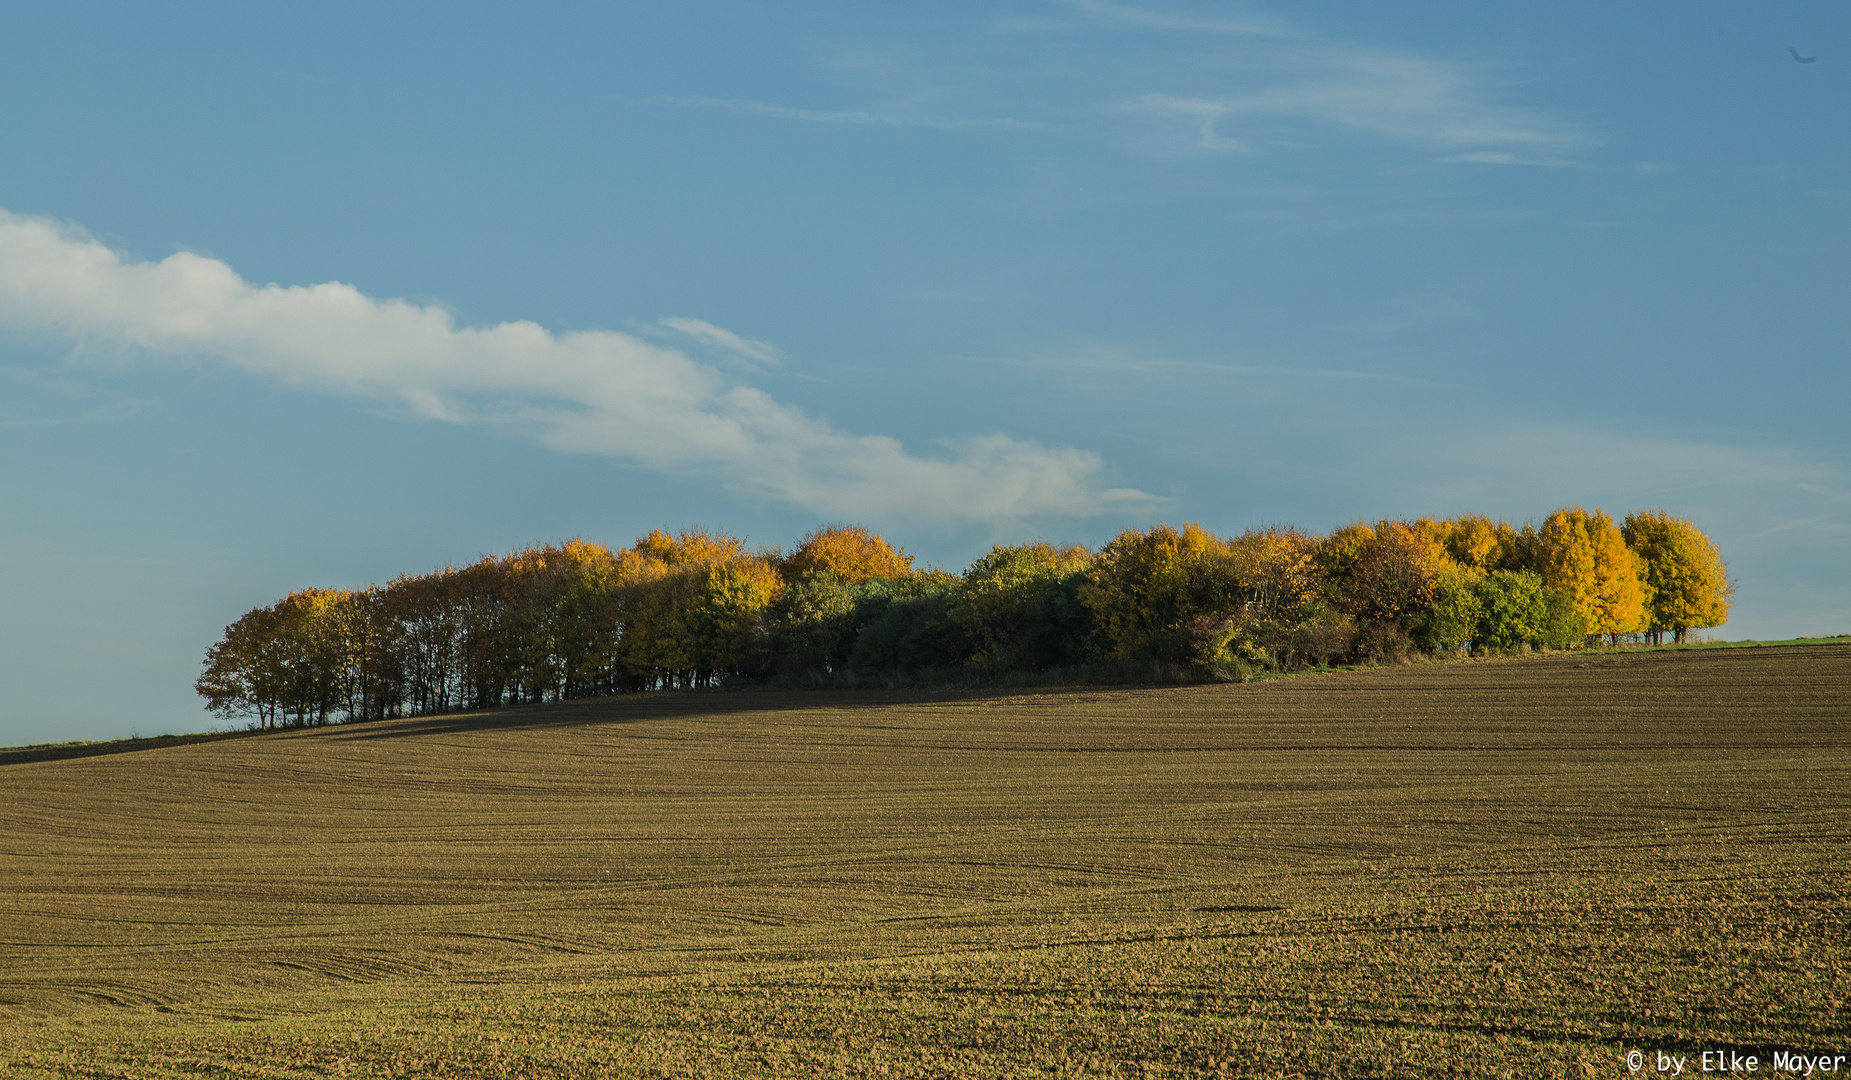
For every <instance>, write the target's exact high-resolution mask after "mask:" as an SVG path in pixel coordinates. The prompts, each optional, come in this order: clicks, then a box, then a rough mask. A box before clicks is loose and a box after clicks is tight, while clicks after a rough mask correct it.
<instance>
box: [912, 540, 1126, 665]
mask: <svg viewBox="0 0 1851 1080" xmlns="http://www.w3.org/2000/svg"><path fill="white" fill-rule="evenodd" d="M1092 558H1093V557H1092V553H1091V552H1089V551H1087V550H1086V549H1085V548H1083V547H1080V546H1079V545H1077V544H1076V545H1071V546H1068V547H1063V548H1057V547H1055V546H1054V545H1053V544H1050V543H1048V542H1046V541H1037V542H1035V543H1033V544H1008V545H1005V544H998V545H997V546H995V547H993V548H991V549H990V551H989V553H988V554H986V555H984V556H983V557H982V558H980V559H978V560H977V561H976V562H974V563H972V564H971V565H970V568H969V569H967V570H966V571H964V579H963V581H962V582H961V587H960V588H959V589H958V590H957V592H956V593H955V595H954V598H953V599H952V601H951V609H950V611H949V613H948V616H949V617H950V618H951V619H952V620H953V621H955V622H956V623H957V624H958V626H959V628H960V629H961V630H962V631H963V633H964V635H965V636H966V637H967V638H968V639H969V641H970V643H971V651H972V655H971V658H970V661H969V662H970V663H972V664H973V665H975V666H977V667H981V668H985V669H988V670H992V671H1006V670H1012V669H1018V668H1027V667H1037V666H1041V664H1043V663H1045V662H1046V660H1047V659H1048V658H1047V657H1046V656H1044V655H1043V656H1038V655H1035V653H1037V652H1045V651H1047V650H1045V645H1044V643H1043V642H1041V641H1039V640H1038V636H1037V634H1036V633H1035V631H1036V629H1037V627H1036V621H1037V616H1038V615H1044V614H1046V613H1047V612H1048V611H1049V610H1050V608H1051V604H1050V602H1049V598H1050V597H1051V595H1052V594H1053V593H1054V592H1056V591H1057V590H1059V589H1060V587H1061V583H1062V582H1064V581H1066V580H1069V579H1071V578H1073V577H1075V576H1076V575H1078V574H1080V573H1082V572H1083V571H1085V569H1086V567H1087V566H1088V565H1089V564H1091V562H1092Z"/></svg>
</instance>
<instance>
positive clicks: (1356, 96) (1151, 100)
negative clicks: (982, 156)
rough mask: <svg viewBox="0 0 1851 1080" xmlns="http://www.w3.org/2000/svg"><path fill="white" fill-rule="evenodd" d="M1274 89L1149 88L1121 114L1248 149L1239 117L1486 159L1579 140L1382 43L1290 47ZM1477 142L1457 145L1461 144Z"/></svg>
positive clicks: (1540, 159)
mask: <svg viewBox="0 0 1851 1080" xmlns="http://www.w3.org/2000/svg"><path fill="white" fill-rule="evenodd" d="M1281 60H1282V62H1283V67H1285V68H1286V69H1288V70H1289V71H1290V74H1289V75H1288V76H1287V81H1285V82H1282V83H1281V84H1279V85H1276V86H1270V87H1265V88H1261V89H1256V90H1245V91H1241V92H1238V93H1232V94H1201V95H1177V94H1169V93H1151V94H1144V95H1141V96H1138V97H1133V98H1130V99H1127V100H1126V101H1125V102H1124V104H1123V108H1124V109H1125V110H1126V111H1129V112H1133V113H1137V112H1142V113H1148V114H1152V115H1158V116H1175V117H1181V118H1186V119H1188V120H1189V121H1190V122H1191V123H1192V125H1193V128H1194V130H1195V132H1196V144H1197V146H1198V148H1200V149H1203V150H1212V151H1242V150H1246V149H1249V147H1250V144H1251V141H1252V140H1251V139H1249V138H1243V137H1242V136H1241V135H1239V134H1236V132H1235V131H1234V130H1230V129H1235V128H1238V126H1239V125H1240V124H1241V123H1243V122H1245V123H1248V124H1253V123H1257V122H1264V121H1297V122H1306V121H1309V122H1312V123H1316V124H1323V125H1330V126H1335V127H1338V128H1347V129H1350V130H1353V131H1360V132H1364V133H1367V134H1369V135H1373V136H1376V137H1378V138H1382V139H1387V140H1391V141H1394V142H1400V143H1408V144H1413V145H1419V146H1427V147H1434V148H1438V149H1455V148H1457V149H1462V150H1464V152H1463V153H1460V154H1457V155H1454V156H1452V157H1449V158H1447V159H1445V160H1448V161H1459V162H1476V163H1483V164H1506V165H1516V164H1548V165H1554V164H1565V163H1566V161H1565V160H1564V159H1563V158H1562V157H1561V155H1562V154H1563V153H1564V152H1566V151H1568V150H1569V149H1571V148H1573V147H1575V146H1578V145H1583V144H1584V143H1585V141H1586V140H1585V139H1584V138H1582V137H1581V136H1580V135H1578V134H1577V133H1575V132H1572V131H1570V130H1568V129H1567V128H1565V127H1563V126H1562V125H1560V124H1558V123H1555V122H1553V121H1551V120H1549V119H1548V118H1546V117H1543V116H1541V115H1539V114H1536V113H1532V112H1529V111H1526V110H1522V109H1516V108H1512V107H1509V106H1503V105H1498V104H1495V103H1493V102H1491V101H1490V100H1488V95H1487V94H1486V93H1485V91H1484V90H1483V88H1481V87H1480V86H1479V85H1478V84H1477V83H1476V82H1475V81H1474V80H1472V79H1471V78H1469V77H1468V76H1467V75H1466V74H1465V73H1464V72H1462V71H1460V70H1458V69H1456V68H1454V67H1451V66H1449V65H1446V64H1443V63H1440V62H1438V61H1434V60H1428V59H1425V58H1422V57H1418V56H1414V55H1411V54H1407V53H1402V52H1395V51H1390V50H1385V49H1356V48H1351V49H1294V50H1293V51H1292V53H1291V54H1290V55H1288V56H1285V57H1283V58H1281ZM1468 147H1470V148H1474V149H1464V148H1468Z"/></svg>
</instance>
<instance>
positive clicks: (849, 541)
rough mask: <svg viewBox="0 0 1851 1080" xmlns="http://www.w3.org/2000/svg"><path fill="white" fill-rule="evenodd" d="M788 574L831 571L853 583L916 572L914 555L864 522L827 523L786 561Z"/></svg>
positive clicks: (799, 574) (793, 575) (784, 569)
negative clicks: (853, 523)
mask: <svg viewBox="0 0 1851 1080" xmlns="http://www.w3.org/2000/svg"><path fill="white" fill-rule="evenodd" d="M783 571H784V575H785V577H786V578H787V579H790V580H792V581H795V580H796V579H798V578H801V577H803V576H804V575H805V574H815V573H828V574H834V575H835V576H836V577H837V578H840V579H841V580H842V581H845V582H847V583H848V584H850V585H859V584H861V583H862V582H864V581H869V580H872V579H874V578H903V577H905V576H906V575H908V574H910V573H912V572H913V557H912V556H911V555H908V554H907V553H906V549H905V548H897V549H896V548H895V547H893V546H892V545H891V544H889V543H887V541H885V540H883V539H881V538H880V537H878V536H876V535H874V534H873V533H871V532H869V531H868V530H867V529H866V528H864V527H862V526H860V525H826V526H824V527H822V528H820V529H817V530H816V531H815V532H813V533H811V534H809V535H808V536H806V537H804V538H803V539H802V540H801V541H799V542H798V544H797V550H796V551H793V552H791V554H790V555H789V557H787V558H786V559H785V560H784V564H783Z"/></svg>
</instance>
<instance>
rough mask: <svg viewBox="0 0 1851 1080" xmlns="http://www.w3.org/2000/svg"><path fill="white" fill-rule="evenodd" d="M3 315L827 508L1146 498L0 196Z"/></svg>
mask: <svg viewBox="0 0 1851 1080" xmlns="http://www.w3.org/2000/svg"><path fill="white" fill-rule="evenodd" d="M664 324H665V325H667V326H670V327H672V328H674V329H676V330H678V331H680V332H682V333H684V334H688V335H689V336H691V337H694V338H696V339H698V340H701V341H703V342H705V343H707V344H710V345H717V346H720V347H723V348H728V349H731V350H735V351H738V352H741V353H743V354H744V355H747V356H754V357H756V358H758V359H760V360H761V361H763V360H766V359H768V358H772V359H774V358H775V357H776V353H775V351H774V350H772V349H771V348H770V347H769V346H767V345H766V344H765V343H763V342H755V341H751V340H750V339H746V338H741V337H738V336H737V335H734V334H731V333H730V332H728V331H725V330H722V329H720V328H719V327H716V326H712V325H711V324H709V323H704V322H701V321H699V320H695V319H670V320H664ZM0 325H6V326H10V327H12V328H15V329H20V330H36V331H40V332H45V331H50V332H54V333H61V334H65V335H70V336H73V337H77V338H80V339H84V340H87V341H92V342H112V343H117V344H120V345H124V346H129V347H131V348H134V349H138V350H144V351H146V352H151V353H160V354H169V355H180V356H208V357H216V358H218V359H220V360H222V361H224V362H226V363H227V364H229V365H231V366H232V367H235V368H237V369H240V370H243V371H246V372H250V373H253V374H257V375H262V376H267V377H270V378H274V379H277V380H279V381H282V382H285V383H289V384H293V385H299V386H304V387H310V388H314V389H319V390H324V391H331V392H336V393H342V394H349V395H354V396H360V397H368V398H375V399H381V400H388V401H395V402H399V403H402V404H403V405H405V406H407V407H409V408H410V409H411V410H412V411H413V412H414V413H416V414H417V415H419V416H423V417H427V418H430V419H435V420H444V421H449V422H453V423H481V422H487V423H498V424H504V425H512V426H514V427H516V428H518V429H520V430H523V431H526V432H528V433H530V434H532V435H533V436H535V437H537V438H539V439H541V440H542V441H544V442H545V443H547V444H548V445H551V446H553V447H556V448H558V449H561V450H565V451H570V452H576V453H590V454H603V455H608V456H611V457H614V458H619V459H622V460H626V461H629V462H633V463H636V464H640V465H642V466H645V467H648V468H652V469H658V470H663V471H669V472H676V473H686V472H701V473H708V474H718V475H719V476H721V477H723V478H724V480H725V482H726V483H727V484H728V485H729V486H730V487H732V488H734V489H737V490H741V491H745V492H749V493H754V494H759V495H765V496H770V497H773V498H776V499H781V500H784V501H787V502H790V503H793V504H796V505H798V506H802V507H805V508H808V509H810V510H813V511H816V512H818V513H821V514H824V515H829V516H849V517H864V516H865V517H869V518H874V519H923V520H927V521H935V522H948V523H956V522H988V523H998V522H1008V521H1012V520H1018V519H1023V518H1034V517H1050V516H1051V517H1087V516H1091V515H1095V514H1101V513H1106V512H1109V511H1123V510H1135V509H1142V508H1146V507H1148V506H1150V505H1151V504H1152V503H1153V501H1154V500H1153V499H1152V498H1151V497H1150V496H1148V495H1145V494H1144V493H1142V492H1138V491H1132V490H1126V489H1104V488H1101V487H1100V486H1099V484H1098V481H1097V476H1098V474H1099V472H1100V469H1101V461H1100V459H1099V458H1098V456H1097V455H1095V454H1092V453H1089V452H1086V451H1082V450H1076V449H1071V448H1065V447H1054V448H1050V447H1044V446H1040V445H1038V444H1035V443H1030V442H1020V441H1017V440H1014V439H1010V438H1007V437H1005V436H1002V435H989V436H984V437H979V438H970V439H963V440H951V441H947V442H946V443H945V444H944V445H945V449H946V451H947V453H946V455H945V456H941V457H931V458H927V457H918V456H915V455H913V454H909V453H908V452H907V451H906V450H905V448H904V447H902V446H901V445H900V443H899V442H898V441H896V440H894V439H891V438H886V437H883V436H878V435H852V434H849V433H847V432H843V431H839V430H837V429H836V428H834V427H832V426H830V425H829V424H827V423H824V422H822V421H820V420H817V419H814V418H812V417H809V416H806V415H805V414H804V413H802V412H801V411H800V410H798V409H795V408H793V407H791V406H788V405H784V404H781V403H779V402H777V401H775V400H773V399H772V398H771V397H770V396H768V395H766V394H765V393H763V392H762V391H759V390H757V389H754V388H753V387H750V386H746V385H742V384H740V383H738V382H736V381H733V380H730V379H728V378H727V377H725V376H724V375H723V374H722V373H721V372H719V371H718V370H717V369H715V368H712V367H709V366H706V365H703V364H699V363H696V362H695V361H693V360H691V359H689V358H688V357H687V356H686V355H684V354H683V353H681V352H679V351H677V350H674V349H666V348H662V347H660V346H656V345H652V344H649V343H648V342H645V341H642V340H640V339H638V338H636V337H633V336H631V335H628V334H622V333H615V332H611V331H601V330H594V331H581V332H575V333H564V334H555V333H552V332H550V331H548V330H547V329H546V328H544V327H542V326H540V325H538V324H536V323H532V322H509V323H501V324H498V325H495V326H487V327H459V326H457V325H456V322H455V320H454V318H453V317H452V315H451V313H450V312H449V311H446V310H444V309H443V308H441V307H437V306H432V305H419V304H413V303H410V302H408V301H405V300H377V299H374V298H372V297H369V296H366V295H364V294H363V293H361V292H360V291H359V290H358V289H356V288H354V287H353V286H351V285H344V284H341V283H339V282H328V283H326V284H321V285H312V286H288V287H284V286H278V285H274V284H272V285H253V284H251V283H249V282H247V281H245V280H244V279H243V278H241V277H240V276H239V275H238V274H237V273H236V272H235V271H233V270H232V268H231V267H229V266H227V265H226V264H225V263H223V262H220V261H219V260H217V259H211V258H206V257H204V256H200V255H196V254H192V253H189V252H181V253H180V254H177V255H172V256H169V257H168V258H166V259H163V260H161V261H160V262H132V261H128V260H126V259H124V258H123V256H122V255H120V254H119V253H117V252H115V251H112V250H111V249H109V248H108V247H105V246H104V245H103V244H101V243H98V242H97V241H95V240H93V239H90V238H88V237H87V236H84V235H81V234H79V233H78V232H76V231H74V230H71V229H69V228H65V227H61V226H59V225H58V224H56V223H54V222H51V221H47V220H44V219H39V218H29V217H22V216H18V215H14V214H10V213H7V212H6V211H3V210H0Z"/></svg>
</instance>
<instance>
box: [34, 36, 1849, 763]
mask: <svg viewBox="0 0 1851 1080" xmlns="http://www.w3.org/2000/svg"><path fill="white" fill-rule="evenodd" d="M41 7H42V9H41V10H36V11H35V10H29V9H27V8H25V7H24V6H19V5H15V6H13V7H11V8H9V9H7V10H6V11H5V12H4V13H0V100H3V101H4V105H5V107H4V108H3V109H0V133H3V135H0V137H3V139H4V142H3V144H0V145H4V148H5V149H4V152H0V208H3V209H4V211H5V212H6V213H5V216H4V217H0V496H3V498H4V504H3V505H4V506H5V513H4V516H0V554H3V555H4V557H5V559H4V565H5V566H6V567H7V568H8V569H7V570H6V571H5V572H4V574H0V742H5V743H17V742H24V741H42V740H49V739H68V738H104V737H112V736H117V735H123V734H128V733H130V732H131V731H138V732H140V733H142V734H148V733H151V732H157V731H180V730H200V729H203V728H205V727H207V726H209V724H210V721H209V719H208V718H207V717H206V716H205V715H204V714H203V713H202V712H201V710H200V707H199V705H198V702H197V699H195V698H194V696H193V695H192V692H191V681H192V679H193V677H194V676H195V675H196V674H197V672H198V669H199V664H200V660H201V658H202V656H203V654H204V652H205V649H206V648H207V647H208V646H209V645H210V644H212V642H213V641H215V640H216V639H217V637H218V635H219V633H220V631H221V630H222V628H223V627H224V626H225V625H226V624H227V623H229V622H231V621H232V620H234V619H236V618H237V617H238V616H239V615H241V614H242V613H243V612H244V611H246V610H248V609H249V608H251V607H253V606H256V605H259V604H264V603H269V602H271V601H272V600H274V599H276V598H278V597H280V596H281V595H283V594H285V593H287V592H288V591H290V590H292V589H295V588H302V587H306V586H310V585H322V586H358V585H364V584H366V583H368V582H380V581H384V580H386V579H387V578H390V577H391V576H393V575H395V574H398V573H401V572H406V571H412V572H418V571H423V570H428V569H430V568H432V567H435V566H437V565H440V564H443V563H446V562H450V563H455V562H462V561H467V560H471V559H474V558H475V557H477V556H479V555H481V554H483V553H499V552H503V551H506V550H508V549H510V548H512V547H515V546H517V545H522V544H527V543H531V542H536V541H545V540H557V539H564V538H567V537H571V536H585V537H588V538H592V539H597V540H601V541H604V542H607V543H610V544H612V545H622V544H627V543H629V542H631V541H632V540H634V538H635V537H636V536H638V535H639V534H641V533H643V532H645V531H647V530H648V529H650V528H653V527H655V526H658V525H669V526H680V525H686V524H693V523H701V524H705V525H708V526H715V527H722V528H727V529H729V530H732V531H734V532H736V533H743V534H745V535H747V536H748V537H749V538H751V539H752V540H753V541H755V542H765V543H783V544H788V543H789V542H790V541H791V540H793V539H794V538H796V537H797V536H799V535H801V534H802V533H803V532H805V531H806V530H808V529H809V528H811V527H813V526H814V525H815V524H817V523H819V522H822V521H859V522H862V523H865V524H868V525H870V526H872V527H874V528H876V529H878V530H880V531H882V532H884V533H886V534H887V535H889V536H890V537H892V538H894V539H897V540H898V541H900V542H902V543H904V544H905V545H906V546H907V547H908V548H909V549H910V550H912V551H914V552H916V553H918V554H920V555H921V556H923V557H924V559H925V560H926V561H929V562H935V563H938V564H941V565H944V566H947V567H950V568H954V569H955V568H961V567H962V566H963V565H965V564H966V563H967V562H968V561H969V560H970V559H972V558H973V557H975V556H976V555H978V554H980V553H981V552H982V551H983V550H985V549H986V548H987V547H988V545H989V544H991V543H993V542H995V541H998V540H1022V539H1028V538H1032V537H1036V536H1044V537H1047V538H1050V539H1055V540H1077V541H1083V542H1087V543H1090V544H1097V543H1099V542H1101V541H1103V540H1105V539H1107V538H1109V537H1110V536H1111V535H1112V534H1114V533H1115V532H1116V531H1118V530H1120V529H1122V528H1125V527H1127V526H1131V525H1141V524H1145V523H1149V522H1152V521H1156V520H1168V521H1171V522H1181V521H1185V520H1191V521H1201V522H1202V523H1204V524H1205V525H1207V526H1209V527H1211V528H1214V529H1216V530H1219V531H1224V532H1230V531H1239V530H1241V529H1243V528H1246V527H1248V526H1253V525H1261V524H1267V523H1271V522H1295V523H1297V524H1299V525H1302V526H1304V527H1307V528H1310V529H1315V530H1325V529H1329V528H1331V527H1333V526H1335V525H1338V524H1341V523H1343V522H1346V521H1350V520H1354V519H1357V518H1377V517H1382V516H1414V515H1419V514H1452V513H1457V512H1461V511H1466V510H1473V511H1480V512H1486V513H1492V514H1496V515H1500V516H1504V517H1509V518H1512V519H1515V520H1519V521H1521V520H1523V519H1525V518H1540V517H1541V516H1542V515H1544V514H1546V513H1547V512H1548V511H1549V510H1551V509H1553V508H1555V507H1556V506H1559V505H1562V504H1565V503H1571V502H1579V503H1581V504H1583V505H1586V506H1589V507H1592V506H1600V507H1603V508H1605V509H1607V510H1608V511H1610V512H1613V513H1615V514H1621V513H1624V512H1625V511H1626V510H1629V509H1633V508H1643V507H1657V506H1664V507H1667V508H1670V509H1671V510H1673V511H1674V512H1678V513H1681V514H1684V515H1686V516H1689V517H1692V518H1693V519H1695V520H1696V521H1697V522H1698V523H1699V524H1700V525H1701V526H1703V527H1704V528H1705V529H1706V530H1708V531H1709V532H1710V533H1711V535H1712V536H1713V537H1714V538H1715V539H1716V540H1717V542H1718V543H1719V545H1720V546H1721V548H1722V550H1723V554H1724V557H1725V558H1726V559H1727V560H1728V561H1729V564H1730V567H1731V571H1732V574H1733V575H1734V576H1735V577H1736V579H1737V580H1738V583H1739V595H1738V598H1737V605H1736V611H1735V616H1734V617H1733V618H1732V619H1731V621H1730V623H1729V624H1728V625H1727V626H1726V627H1724V628H1723V629H1722V630H1721V634H1722V636H1725V637H1750V636H1753V637H1767V636H1789V635H1793V634H1799V633H1835V632H1844V631H1848V630H1851V574H1847V573H1846V572H1845V570H1844V566H1845V563H1846V556H1847V555H1851V452H1848V450H1851V439H1847V437H1846V435H1845V433H1844V428H1845V423H1844V421H1843V419H1842V416H1843V414H1844V413H1845V411H1846V405H1847V403H1851V377H1848V376H1847V374H1846V361H1847V359H1851V357H1848V356H1847V352H1848V348H1847V342H1851V303H1847V286H1848V285H1851V256H1848V255H1847V251H1848V250H1851V249H1848V245H1847V243H1846V241H1847V239H1851V228H1847V226H1848V225H1851V139H1848V138H1847V135H1851V130H1848V128H1851V125H1848V124H1847V120H1846V117H1848V116H1851V13H1848V11H1851V9H1847V8H1846V6H1845V5H1844V4H1842V3H1836V2H1834V3H1825V2H1804V0H1795V2H1783V3H1775V4H1746V3H1700V4H1670V3H1656V4H1652V3H1644V4H1632V5H1611V4H1572V3H1571V4H1557V5H1527V6H1512V5H1468V4H1418V3H1417V4H1397V5H1379V4H1362V3H1309V4H1296V5H1291V6H1290V7H1286V6H1274V7H1265V6H1257V5H1256V6H1247V5H1230V4H1214V3H1194V4H1182V3H1178V4H1158V3H1149V4H1131V3H1112V2H1105V0H1073V2H1064V3H1063V2H1054V0H1022V2H1006V3H998V4H982V5H978V4H967V5H958V4H937V5H928V6H919V5H868V4H851V3H841V4H830V3H803V4H778V3H751V4H745V3H740V4H728V3H708V2H683V3H677V4H656V5H647V4H638V5H582V6H575V5H545V4H540V5H525V6H522V7H519V8H515V7H512V6H468V5H456V4H449V5H413V4H392V5H377V4H369V5H358V4H351V5H350V4H338V3H324V4H319V5H306V6H298V7H296V8H294V9H286V8H283V7H280V6H270V5H263V6H259V5H231V4H226V5H211V4H189V5H166V6H160V7H149V6H146V5H119V6H118V5H99V4H84V3H72V4H60V5H43V6H41ZM1790 49H1792V50H1794V51H1795V52H1797V53H1798V55H1799V56H1804V57H1812V58H1814V59H1813V60H1812V62H1808V63H1802V62H1800V60H1798V59H1796V58H1795V55H1794V54H1793V53H1792V52H1790V51H1789V50H1790Z"/></svg>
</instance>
